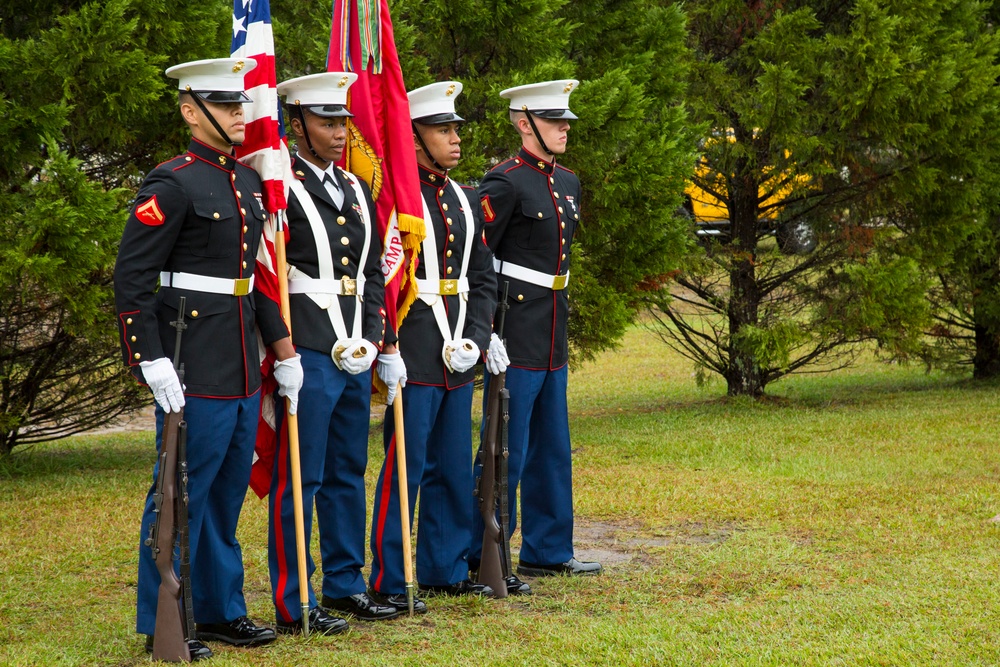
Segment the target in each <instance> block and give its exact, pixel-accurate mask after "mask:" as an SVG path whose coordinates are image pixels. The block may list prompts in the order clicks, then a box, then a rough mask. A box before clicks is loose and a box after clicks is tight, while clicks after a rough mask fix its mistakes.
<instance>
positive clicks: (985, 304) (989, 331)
mask: <svg viewBox="0 0 1000 667" xmlns="http://www.w3.org/2000/svg"><path fill="white" fill-rule="evenodd" d="M973 276H974V278H973V280H974V286H973V297H972V321H973V323H974V325H975V336H976V352H975V354H974V355H973V357H972V377H974V378H975V379H977V380H987V379H990V378H996V377H1000V321H997V315H996V314H997V306H996V304H995V303H992V301H993V299H994V298H995V296H994V295H995V292H994V290H995V287H996V285H997V284H998V281H1000V264H998V263H997V261H996V260H995V259H994V261H992V262H989V261H983V262H979V265H978V266H976V267H974V269H973Z"/></svg>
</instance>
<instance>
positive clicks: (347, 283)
mask: <svg viewBox="0 0 1000 667" xmlns="http://www.w3.org/2000/svg"><path fill="white" fill-rule="evenodd" d="M340 293H341V294H343V295H344V296H357V295H358V281H357V279H355V278H341V279H340Z"/></svg>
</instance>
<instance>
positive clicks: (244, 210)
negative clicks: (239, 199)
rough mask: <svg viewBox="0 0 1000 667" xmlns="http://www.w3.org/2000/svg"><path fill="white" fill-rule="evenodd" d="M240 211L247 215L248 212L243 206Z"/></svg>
mask: <svg viewBox="0 0 1000 667" xmlns="http://www.w3.org/2000/svg"><path fill="white" fill-rule="evenodd" d="M240 213H242V214H243V215H246V214H247V210H246V209H245V208H243V207H242V206H241V207H240Z"/></svg>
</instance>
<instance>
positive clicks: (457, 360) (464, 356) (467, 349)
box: [441, 338, 479, 373]
mask: <svg viewBox="0 0 1000 667" xmlns="http://www.w3.org/2000/svg"><path fill="white" fill-rule="evenodd" d="M441 357H442V358H443V359H444V365H445V367H446V368H447V369H448V370H449V371H451V372H452V373H464V372H465V371H467V370H469V369H470V368H472V367H473V366H475V365H476V362H477V361H479V346H478V345H476V344H475V343H473V342H472V341H471V340H469V339H468V338H460V339H458V340H446V341H445V342H444V348H443V349H442V350H441Z"/></svg>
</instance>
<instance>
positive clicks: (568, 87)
mask: <svg viewBox="0 0 1000 667" xmlns="http://www.w3.org/2000/svg"><path fill="white" fill-rule="evenodd" d="M571 90H573V83H572V82H570V83H567V84H566V87H565V88H563V92H564V93H568V92H569V91H571Z"/></svg>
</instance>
